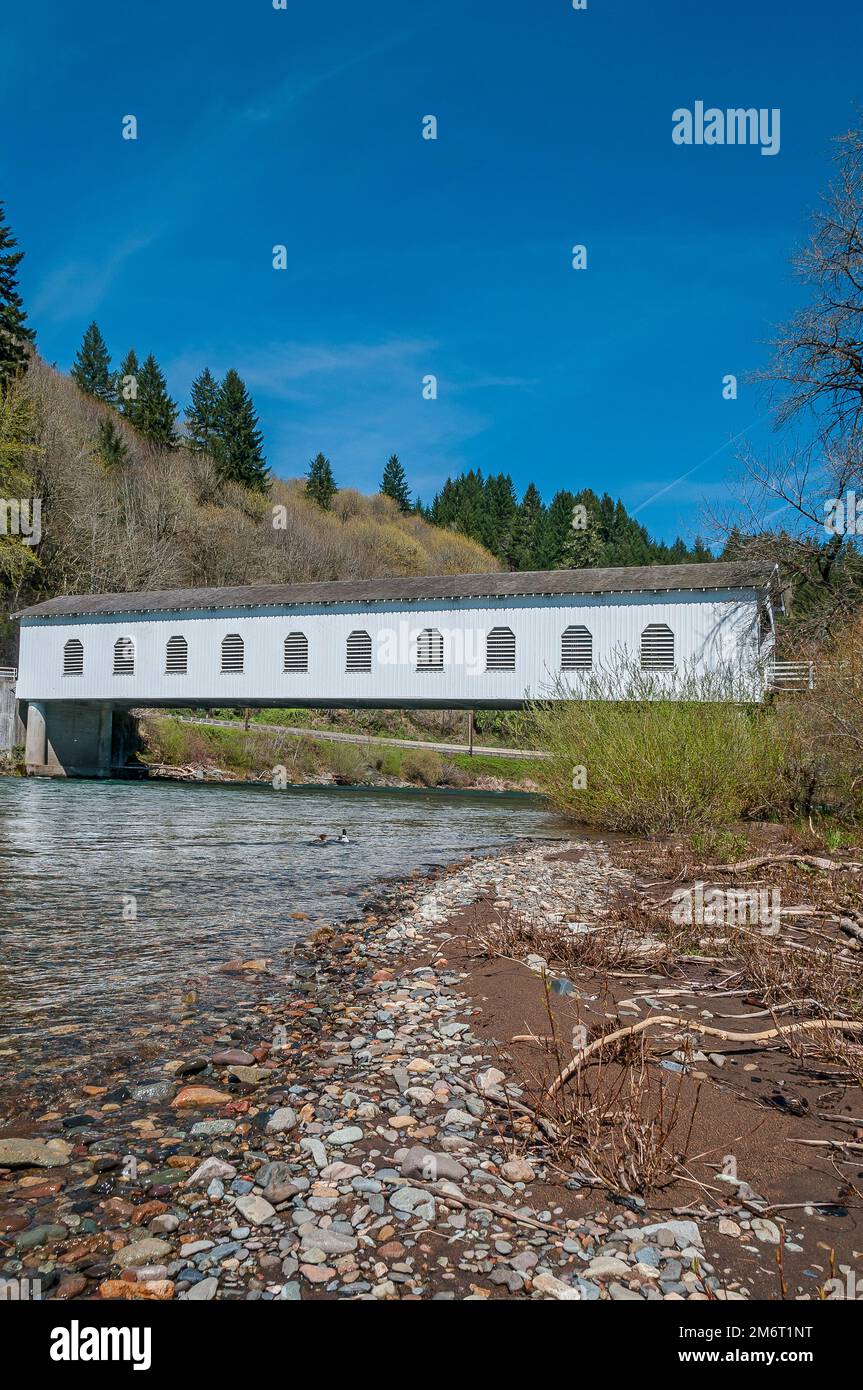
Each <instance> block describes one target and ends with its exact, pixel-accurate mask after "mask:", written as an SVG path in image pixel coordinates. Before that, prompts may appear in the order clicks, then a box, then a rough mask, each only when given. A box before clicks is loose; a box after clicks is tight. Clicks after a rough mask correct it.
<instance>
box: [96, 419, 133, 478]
mask: <svg viewBox="0 0 863 1390" xmlns="http://www.w3.org/2000/svg"><path fill="white" fill-rule="evenodd" d="M96 453H97V455H98V457H99V459H100V460H101V462H102V464H103V465H104V467H105V468H107V469H108V471H109V472H110V471H111V469H113V468H122V466H123V464H124V463H126V462H128V458H129V450H128V448H127V446H126V441H125V440H124V438H123V436H122V434H121V432H120V431H119V430H118V429H117V426H116V425H115V424H114V421H113V420H112V419H111V416H110V415H106V416H105V418H104V419H102V420H100V421H99V425H98V428H97V431H96Z"/></svg>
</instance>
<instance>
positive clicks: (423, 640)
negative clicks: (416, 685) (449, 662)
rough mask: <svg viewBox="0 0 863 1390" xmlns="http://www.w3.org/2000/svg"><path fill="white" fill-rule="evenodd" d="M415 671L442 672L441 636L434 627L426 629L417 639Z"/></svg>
mask: <svg viewBox="0 0 863 1390" xmlns="http://www.w3.org/2000/svg"><path fill="white" fill-rule="evenodd" d="M417 670H418V671H442V670H443V635H442V633H440V632H438V630H437V628H436V627H426V628H423V631H422V632H421V633H420V635H419V637H418V638H417Z"/></svg>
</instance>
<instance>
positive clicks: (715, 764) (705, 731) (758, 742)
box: [531, 666, 779, 833]
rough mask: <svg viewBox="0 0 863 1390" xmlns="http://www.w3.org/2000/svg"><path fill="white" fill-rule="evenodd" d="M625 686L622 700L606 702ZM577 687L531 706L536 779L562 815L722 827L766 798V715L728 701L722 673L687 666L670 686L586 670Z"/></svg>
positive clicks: (608, 823) (630, 823)
mask: <svg viewBox="0 0 863 1390" xmlns="http://www.w3.org/2000/svg"><path fill="white" fill-rule="evenodd" d="M621 689H622V690H623V691H624V693H625V694H626V696H627V699H625V700H620V699H613V698H611V695H612V693H617V692H619V691H620V690H621ZM557 693H558V695H561V696H563V695H565V694H567V693H568V692H567V691H565V690H564V689H563V688H562V687H561V688H559V689H558V691H557ZM581 693H582V696H583V698H581V699H565V698H563V699H559V700H558V701H556V702H555V703H554V704H544V705H534V706H533V708H532V710H531V716H532V724H533V732H534V738H535V740H536V744H535V746H538V747H540V748H543V749H545V751H547V752H548V753H550V754H551V757H550V758H549V759H548V760H546V761H542V762H539V763H537V764H535V771H534V776H535V777H536V779H537V781H538V782H539V784H540V787H541V788H542V790H543V791H544V792H545V794H546V795H547V796H548V798H549V800H550V801H551V802H552V804H553V805H554V806H555V807H556V808H557V809H558V810H559V811H561V812H563V814H565V815H567V816H572V817H573V818H574V819H576V820H580V821H584V822H587V823H589V824H594V825H598V826H602V827H604V828H605V829H610V830H625V831H637V832H658V833H663V832H668V831H674V830H680V829H683V828H686V827H700V826H706V827H712V826H716V825H723V824H725V823H727V822H728V821H731V820H738V819H739V818H740V817H741V816H742V815H744V814H746V813H747V812H748V811H750V810H751V809H752V808H760V807H761V806H762V805H763V803H764V802H765V800H766V797H767V793H768V792H769V789H770V786H771V779H772V777H773V776H774V774H775V764H776V762H777V759H778V757H779V754H778V751H777V749H776V746H775V744H774V742H773V741H772V740H771V739H770V738H769V736H768V730H769V721H770V712H769V710H768V709H766V708H764V707H761V706H747V705H744V704H740V703H734V697H735V695H739V693H740V692H739V691H737V690H735V689H734V688H733V682H732V680H731V678H730V677H728V676H727V675H724V674H722V675H719V676H710V677H699V678H695V677H694V676H693V675H692V673H691V672H686V671H683V672H681V673H679V674H677V675H676V679H675V682H674V685H673V687H672V688H671V690H670V691H669V689H668V688H667V687H664V686H663V685H662V684H661V683H660V682H657V681H656V679H655V677H654V676H653V675H652V674H651V673H649V672H648V673H644V672H641V671H639V670H638V669H637V668H634V667H631V666H627V667H625V668H623V669H622V670H621V671H618V672H617V674H616V675H615V676H614V677H612V676H611V675H610V673H609V674H602V673H600V674H599V675H597V676H591V677H590V678H589V679H588V680H587V681H586V682H585V684H584V686H583V687H582V688H581ZM669 694H671V695H672V696H673V698H668V695H669ZM582 783H583V785H582Z"/></svg>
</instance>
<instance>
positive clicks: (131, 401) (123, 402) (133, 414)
mask: <svg viewBox="0 0 863 1390" xmlns="http://www.w3.org/2000/svg"><path fill="white" fill-rule="evenodd" d="M140 375H141V368H140V367H139V366H138V354H137V353H136V351H135V349H134V348H129V351H128V352H127V353H126V356H125V357H124V359H123V361H122V363H121V364H120V370H119V372H118V373H117V380H116V383H115V387H114V389H115V391H116V394H117V406H118V408H119V411H120V414H121V415H123V416H124V417H125V418H126V419H127V420H128V421H129V424H130V425H136V424H137V423H138V404H139V387H138V382H139V378H140Z"/></svg>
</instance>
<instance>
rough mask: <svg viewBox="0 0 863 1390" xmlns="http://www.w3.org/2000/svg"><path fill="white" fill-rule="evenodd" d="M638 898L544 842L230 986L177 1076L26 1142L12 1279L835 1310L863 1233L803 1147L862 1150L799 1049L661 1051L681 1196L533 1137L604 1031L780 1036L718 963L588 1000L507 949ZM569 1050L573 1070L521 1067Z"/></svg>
mask: <svg viewBox="0 0 863 1390" xmlns="http://www.w3.org/2000/svg"><path fill="white" fill-rule="evenodd" d="M633 877H634V876H633V874H632V872H631V871H630V870H628V869H626V868H624V867H620V866H619V865H615V863H614V862H613V859H612V853H611V852H610V851H609V849H608V848H607V847H605V846H603V845H602V844H597V843H583V842H571V843H564V844H554V845H551V844H548V843H540V844H536V843H534V844H529V845H520V846H518V847H515V848H512V849H508V850H505V851H502V852H498V853H496V854H494V855H490V856H487V857H485V858H483V859H479V860H471V861H469V862H466V863H464V864H462V865H457V866H455V867H453V868H451V869H449V870H446V871H442V872H441V873H439V874H437V875H434V876H432V877H431V878H430V879H427V878H420V877H419V876H418V877H417V878H415V879H413V880H409V881H407V882H405V883H400V884H398V885H394V886H392V887H390V888H387V889H386V890H385V891H384V892H382V893H380V894H379V895H377V896H376V898H375V899H374V900H373V901H372V900H370V901H369V902H368V903H367V904H365V908H364V913H363V917H362V920H361V921H359V922H357V923H355V924H350V925H348V926H344V927H342V926H340V927H339V928H338V929H336V930H332V931H329V930H323V931H318V932H316V933H315V934H314V935H313V937H311V938H306V939H305V940H304V941H302V942H300V943H299V944H297V946H296V948H295V949H294V948H292V950H291V951H290V953H287V954H286V956H285V958H284V959H273V960H270V961H266V962H265V961H253V962H248V961H246V962H229V963H226V966H225V967H224V969H225V970H227V971H229V972H231V973H233V974H235V975H236V976H237V978H238V979H240V980H242V981H243V991H242V999H241V1000H240V1001H238V1002H237V1003H236V1004H235V1005H234V1006H233V1007H232V1009H231V1011H230V1013H229V1014H226V1015H225V1016H224V1017H223V1018H222V1019H221V1020H220V1021H219V1022H218V1023H217V1024H216V1026H215V1027H214V1026H213V1021H212V1018H205V1019H204V1020H203V1025H206V1026H203V1025H202V1024H197V1023H196V1014H195V1008H194V1005H192V1004H190V1012H189V1017H188V1019H186V1020H185V1021H184V1023H185V1026H184V1029H183V1031H182V1035H181V1036H182V1048H181V1049H180V1050H179V1051H177V1052H176V1053H175V1054H173V1055H171V1054H169V1055H167V1056H165V1057H161V1058H158V1059H154V1060H151V1061H149V1062H146V1061H143V1060H139V1061H137V1062H134V1063H133V1064H132V1065H127V1066H126V1067H125V1068H124V1069H123V1071H122V1074H117V1075H116V1076H113V1077H112V1076H98V1077H97V1076H93V1077H92V1079H91V1080H90V1081H89V1082H86V1081H82V1085H81V1087H80V1090H79V1093H78V1094H76V1095H74V1096H70V1097H68V1103H67V1104H66V1105H64V1106H63V1107H60V1106H57V1107H55V1108H53V1109H50V1110H47V1111H42V1112H41V1113H40V1114H38V1115H35V1116H34V1115H32V1114H31V1115H29V1116H28V1117H27V1119H26V1122H25V1121H23V1120H22V1123H21V1124H20V1125H18V1124H11V1125H7V1126H6V1128H5V1129H3V1130H2V1131H0V1233H2V1236H0V1275H2V1277H4V1278H7V1279H9V1278H14V1279H28V1280H31V1281H32V1280H35V1281H39V1283H40V1285H41V1293H42V1296H43V1297H50V1298H61V1299H70V1298H81V1299H86V1298H91V1297H102V1298H145V1299H148V1298H152V1299H165V1300H169V1299H178V1300H185V1299H193V1300H196V1299H211V1298H222V1299H225V1298H227V1299H251V1300H258V1299H260V1300H264V1301H269V1300H271V1299H274V1298H278V1299H288V1300H297V1299H309V1298H330V1299H334V1298H349V1299H351V1298H362V1299H385V1300H386V1299H402V1298H408V1299H453V1298H458V1299H462V1298H469V1299H488V1298H518V1299H524V1298H533V1299H565V1300H569V1299H572V1300H575V1299H587V1300H590V1299H608V1298H611V1299H619V1300H626V1299H670V1300H680V1299H687V1300H689V1299H695V1300H698V1299H704V1298H708V1297H717V1298H720V1299H721V1298H727V1299H735V1298H736V1299H744V1298H753V1297H760V1298H778V1297H780V1296H781V1292H782V1281H783V1280H784V1283H785V1287H786V1289H787V1296H788V1297H791V1298H794V1297H798V1298H799V1297H818V1296H819V1290H820V1289H821V1288H822V1287H823V1286H824V1285H825V1283H826V1281H827V1280H828V1279H829V1278H830V1277H831V1273H833V1272H834V1271H832V1270H831V1267H830V1266H831V1256H830V1251H831V1250H834V1251H836V1259H837V1261H838V1263H847V1264H850V1265H851V1266H852V1267H853V1265H854V1263H855V1260H856V1258H857V1252H858V1251H859V1249H860V1245H861V1241H863V1236H861V1233H860V1229H859V1224H858V1220H859V1218H858V1214H857V1212H856V1210H854V1209H853V1207H852V1203H851V1202H847V1193H846V1198H845V1199H843V1198H842V1196H841V1192H840V1188H839V1184H838V1183H837V1177H836V1172H835V1171H834V1170H831V1167H830V1164H829V1163H826V1162H823V1161H822V1160H821V1156H820V1155H819V1156H817V1157H813V1151H811V1150H807V1149H805V1148H801V1149H799V1150H798V1149H795V1147H794V1146H793V1145H792V1144H791V1143H790V1142H789V1141H790V1140H791V1139H792V1138H795V1139H796V1138H805V1137H813V1136H819V1137H823V1136H824V1135H825V1134H827V1133H830V1134H832V1133H837V1134H839V1135H842V1134H843V1133H844V1135H845V1137H846V1138H847V1137H848V1128H847V1126H845V1127H844V1128H843V1127H841V1126H834V1128H833V1129H828V1130H825V1128H824V1125H823V1123H822V1122H820V1121H818V1120H817V1118H816V1106H817V1105H818V1104H819V1101H818V1100H817V1096H821V1095H822V1093H823V1092H824V1091H825V1090H826V1089H827V1082H826V1081H825V1080H824V1078H823V1077H819V1076H818V1075H817V1074H816V1075H815V1076H814V1077H809V1078H808V1079H807V1078H806V1077H805V1076H804V1075H803V1074H802V1073H805V1072H806V1068H805V1066H801V1065H800V1064H798V1063H796V1062H794V1060H793V1059H792V1058H790V1057H789V1056H788V1055H787V1053H783V1054H781V1060H778V1059H779V1058H780V1054H778V1053H774V1052H770V1053H769V1054H766V1055H765V1054H763V1049H762V1051H755V1052H753V1050H752V1049H748V1050H747V1049H746V1048H745V1046H742V1045H740V1046H738V1045H735V1046H734V1047H732V1048H727V1049H723V1052H724V1053H726V1054H727V1055H724V1056H721V1055H720V1053H719V1052H717V1053H716V1054H709V1053H703V1054H702V1053H700V1052H699V1050H698V1049H697V1048H696V1049H695V1050H694V1051H693V1049H692V1048H689V1049H688V1050H687V1049H686V1048H685V1047H684V1050H683V1051H682V1052H681V1051H680V1049H681V1045H682V1044H681V1041H680V1039H679V1038H676V1037H675V1036H673V1035H669V1034H668V1033H666V1034H665V1035H664V1036H663V1037H662V1038H660V1039H659V1040H658V1041H657V1043H656V1047H655V1053H656V1055H655V1058H654V1060H652V1061H651V1063H650V1065H649V1069H648V1070H649V1075H650V1078H651V1079H650V1086H649V1087H648V1096H647V1103H648V1109H649V1108H650V1099H649V1097H650V1096H652V1097H653V1100H654V1101H656V1100H657V1097H658V1098H659V1102H660V1103H662V1102H663V1097H664V1103H665V1104H666V1106H667V1105H668V1104H669V1103H670V1100H671V1096H672V1090H671V1089H669V1088H673V1094H674V1095H675V1096H676V1098H677V1099H676V1102H675V1104H676V1106H677V1112H676V1113H677V1115H678V1117H679V1118H678V1119H677V1120H676V1121H675V1124H674V1125H673V1126H672V1134H671V1138H670V1146H671V1147H672V1148H675V1149H677V1150H680V1151H682V1150H683V1149H684V1148H685V1152H686V1159H685V1162H683V1163H682V1164H681V1165H680V1167H679V1171H678V1173H677V1176H676V1177H675V1178H674V1180H673V1181H670V1182H668V1184H667V1185H663V1186H662V1187H661V1190H659V1191H656V1192H654V1193H648V1194H645V1195H642V1194H641V1193H639V1192H637V1191H635V1190H632V1191H630V1192H626V1191H618V1192H616V1193H612V1192H611V1191H610V1190H609V1189H608V1187H604V1186H603V1185H602V1184H601V1183H597V1180H596V1177H597V1175H596V1173H595V1172H594V1173H591V1172H590V1171H586V1165H585V1163H584V1162H583V1161H581V1160H580V1159H579V1158H578V1155H577V1154H575V1153H574V1152H573V1151H572V1149H571V1147H568V1146H567V1144H565V1143H562V1142H561V1134H560V1132H559V1130H560V1118H559V1117H557V1118H556V1119H555V1118H554V1117H551V1118H552V1120H553V1123H554V1124H555V1125H556V1126H557V1131H556V1135H555V1141H554V1142H552V1141H551V1140H550V1139H549V1136H548V1132H547V1127H546V1130H545V1131H544V1130H543V1129H542V1128H539V1127H538V1126H537V1124H536V1122H535V1118H533V1117H534V1115H535V1101H536V1097H537V1095H538V1094H539V1093H540V1091H541V1090H542V1088H543V1086H544V1084H546V1083H547V1081H548V1080H549V1079H550V1078H551V1077H552V1076H553V1075H554V1074H555V1072H556V1071H557V1070H558V1067H559V1063H560V1059H561V1057H563V1058H564V1059H565V1058H566V1057H567V1056H568V1055H569V1053H570V1051H571V1038H572V1030H573V1028H574V1027H578V1026H581V1025H584V1026H586V1027H587V1028H588V1030H589V1032H590V1033H591V1035H593V1034H595V1033H596V1031H597V1029H600V1030H607V1029H609V1028H610V1027H611V1026H612V1021H613V1020H617V1022H618V1023H619V1022H620V1021H624V1022H625V1021H626V1019H627V1018H628V1019H630V1020H633V1019H637V1018H638V1017H643V1016H644V1015H645V1012H646V1011H650V1010H652V1009H656V1008H658V1007H663V1008H664V1007H667V1003H666V1001H667V1000H668V997H669V991H670V990H672V991H674V994H675V998H674V1009H675V1012H677V1013H679V1012H683V1011H689V1012H690V1014H691V1016H692V1017H693V1018H697V1017H704V1016H705V1015H710V1016H711V1017H716V1016H717V1015H718V1014H719V1013H720V1012H721V1013H723V1014H727V1015H734V1016H736V1017H739V1018H742V1017H744V1016H745V1015H746V1014H747V1013H749V1014H751V1013H752V1012H753V1008H752V1005H751V1003H747V1000H746V997H745V992H744V993H743V995H741V994H739V993H738V994H736V995H734V994H727V997H726V998H725V999H724V1000H723V1001H722V1004H723V1007H722V1008H721V1009H720V1007H719V1004H718V1002H717V1001H716V999H715V997H714V996H716V995H717V993H718V992H719V990H718V986H719V984H720V983H721V979H722V977H723V976H724V975H726V974H727V973H728V972H727V969H726V968H725V967H722V968H721V969H720V968H719V967H714V966H712V965H711V964H710V963H709V962H701V963H699V964H698V965H697V967H696V968H695V971H694V973H693V975H692V978H683V977H682V976H681V977H678V978H670V977H669V974H668V973H667V971H665V970H656V969H654V968H652V966H651V964H650V963H649V962H645V964H644V965H643V967H642V968H633V967H632V966H629V967H628V968H627V969H625V970H621V971H619V972H617V973H609V971H608V970H607V969H606V970H600V971H596V970H590V969H583V970H580V971H579V972H577V973H574V972H570V973H569V974H565V973H563V972H560V971H559V969H558V967H557V966H556V964H555V962H554V961H551V960H548V961H542V960H541V959H539V958H538V957H537V956H536V953H533V958H532V959H530V960H529V963H525V960H524V959H507V958H506V957H505V955H501V954H499V953H498V954H494V955H489V954H488V952H487V951H486V950H484V948H483V944H482V943H483V941H484V940H485V939H486V938H487V935H488V927H489V925H491V926H494V925H495V924H497V925H498V926H499V925H500V924H501V923H508V922H511V921H513V920H516V919H518V920H520V921H522V922H524V921H525V920H532V921H540V920H541V921H543V922H548V921H549V920H551V921H555V920H557V921H560V922H561V923H564V924H569V926H570V927H571V928H572V929H573V930H583V929H584V928H585V927H586V926H589V925H591V924H594V925H595V924H596V923H598V922H602V921H604V920H606V919H607V918H608V914H611V915H613V911H614V904H615V903H616V901H617V900H618V898H619V897H620V895H621V894H623V895H624V896H625V895H626V892H627V891H628V889H629V888H630V887H631V885H632V883H633ZM578 923H581V924H582V927H581V928H578V927H573V926H572V924H578ZM527 955H528V956H530V955H531V953H530V952H528V953H527ZM717 970H718V971H719V973H718V974H717V973H716V971H717ZM726 993H727V991H726ZM752 1026H754V1025H752ZM552 1028H553V1029H554V1031H555V1033H556V1034H557V1036H558V1039H559V1041H558V1045H557V1050H556V1051H555V1050H554V1049H549V1048H548V1047H544V1046H543V1045H538V1044H537V1043H535V1042H526V1043H513V1042H512V1041H511V1039H512V1038H514V1037H516V1036H521V1035H530V1034H534V1035H536V1036H538V1037H544V1036H548V1035H549V1032H550V1029H552ZM675 1057H682V1059H683V1060H682V1061H675ZM618 1070H622V1069H621V1068H618ZM603 1074H604V1075H606V1076H613V1074H614V1073H613V1069H612V1068H604V1069H603ZM789 1075H791V1076H793V1077H794V1092H793V1094H794V1095H795V1096H796V1095H797V1094H798V1093H799V1092H800V1091H801V1087H803V1086H804V1085H811V1086H812V1087H813V1088H814V1093H815V1094H813V1099H812V1102H811V1103H810V1102H809V1101H807V1102H806V1109H805V1111H804V1113H803V1114H802V1115H799V1114H797V1113H796V1112H795V1107H794V1106H787V1105H786V1106H785V1107H782V1106H777V1105H776V1104H772V1103H766V1104H765V1103H764V1102H765V1100H767V1099H768V1098H769V1096H770V1095H772V1094H773V1092H774V1091H776V1092H778V1093H781V1092H782V1091H783V1090H785V1089H786V1083H787V1080H788V1076H789ZM657 1088H658V1089H657ZM804 1099H805V1097H804ZM822 1103H823V1102H822ZM837 1113H838V1112H837ZM549 1115H551V1112H549ZM684 1139H685V1140H686V1143H685V1145H684ZM729 1155H731V1156H733V1172H734V1173H735V1174H736V1177H735V1178H734V1179H733V1180H730V1181H729V1180H718V1179H717V1174H718V1173H720V1172H721V1171H722V1169H723V1167H725V1168H726V1169H729V1167H730V1165H729V1164H728V1162H727V1158H728V1156H729ZM587 1166H588V1167H589V1165H587ZM848 1171H849V1170H848V1169H847V1168H846V1169H845V1170H844V1172H845V1173H846V1174H847V1173H848ZM728 1178H729V1173H726V1179H728ZM846 1202H847V1205H846V1204H845V1203H846ZM785 1203H795V1204H798V1203H799V1204H801V1205H795V1206H793V1207H785V1206H784V1205H782V1204H785ZM819 1203H823V1204H826V1203H833V1204H834V1205H833V1206H830V1207H828V1206H826V1205H825V1206H819V1205H817V1204H819ZM777 1204H780V1205H779V1206H777ZM778 1255H781V1258H780V1260H777V1256H778Z"/></svg>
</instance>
